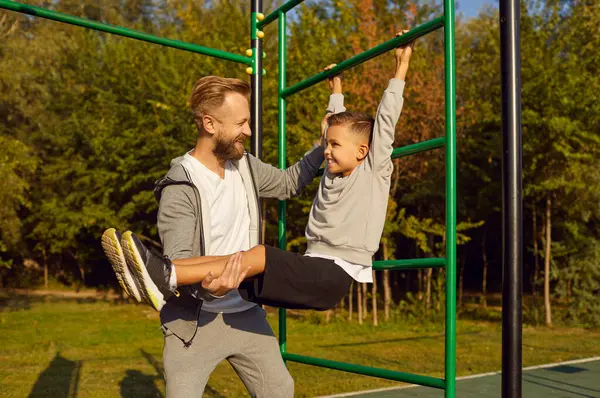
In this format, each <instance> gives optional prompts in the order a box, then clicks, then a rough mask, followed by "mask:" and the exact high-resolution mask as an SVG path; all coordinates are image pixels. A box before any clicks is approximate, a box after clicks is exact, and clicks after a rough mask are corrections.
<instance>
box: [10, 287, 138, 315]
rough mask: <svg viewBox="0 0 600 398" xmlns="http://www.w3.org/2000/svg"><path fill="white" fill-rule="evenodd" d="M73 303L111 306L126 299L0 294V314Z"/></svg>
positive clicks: (51, 294) (66, 295)
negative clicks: (109, 304)
mask: <svg viewBox="0 0 600 398" xmlns="http://www.w3.org/2000/svg"><path fill="white" fill-rule="evenodd" d="M61 302H63V303H64V302H71V303H73V302H75V303H77V304H95V303H98V302H106V303H113V304H126V303H128V301H127V298H121V297H114V298H109V297H104V296H102V295H98V296H94V297H90V296H84V297H77V296H76V295H75V294H74V293H71V292H67V293H64V292H57V293H48V294H43V293H42V294H24V293H15V292H10V291H9V292H0V312H13V311H23V310H29V309H31V307H32V306H33V305H35V304H40V303H61Z"/></svg>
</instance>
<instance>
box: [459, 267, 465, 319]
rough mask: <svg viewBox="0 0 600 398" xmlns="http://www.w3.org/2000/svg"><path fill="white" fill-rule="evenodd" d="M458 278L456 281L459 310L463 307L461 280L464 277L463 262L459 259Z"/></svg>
mask: <svg viewBox="0 0 600 398" xmlns="http://www.w3.org/2000/svg"><path fill="white" fill-rule="evenodd" d="M458 261H460V265H459V267H460V276H459V279H458V308H461V307H462V305H463V280H464V275H465V262H464V261H462V260H461V259H460V258H459V260H458Z"/></svg>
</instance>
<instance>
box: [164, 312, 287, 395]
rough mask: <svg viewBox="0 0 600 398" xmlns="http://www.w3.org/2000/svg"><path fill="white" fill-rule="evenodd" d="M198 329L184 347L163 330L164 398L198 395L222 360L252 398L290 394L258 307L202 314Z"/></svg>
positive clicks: (277, 348) (281, 364)
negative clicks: (225, 312)
mask: <svg viewBox="0 0 600 398" xmlns="http://www.w3.org/2000/svg"><path fill="white" fill-rule="evenodd" d="M198 326H199V327H198V332H197V333H196V336H195V338H194V340H193V342H192V344H191V345H190V346H189V347H187V348H186V347H184V346H183V343H182V342H181V340H179V339H178V338H177V337H176V336H174V335H173V334H172V333H171V332H169V331H168V330H163V331H164V334H165V347H164V352H163V365H164V369H165V379H166V382H167V398H192V397H202V393H203V392H204V388H205V386H206V383H207V382H208V377H209V376H210V374H211V373H212V371H213V370H214V369H215V367H216V366H217V365H218V364H219V362H221V361H222V360H224V359H226V360H227V361H229V363H230V364H231V365H232V366H233V368H234V370H235V371H236V373H237V374H238V376H239V377H240V379H241V380H242V382H243V383H244V385H245V386H246V388H247V389H248V391H249V392H250V395H251V396H252V397H257V398H261V397H268V398H279V397H281V398H287V397H293V396H294V381H293V380H292V376H290V374H289V372H288V370H287V368H286V367H285V365H284V363H283V360H282V358H281V354H280V353H279V345H278V344H277V340H276V339H275V336H274V335H273V331H272V330H271V327H270V326H269V324H268V323H267V320H266V317H265V312H264V310H263V309H262V308H260V307H258V306H256V307H254V308H251V309H249V310H247V311H243V312H238V313H234V314H214V313H211V312H206V311H201V312H200V318H199V322H198Z"/></svg>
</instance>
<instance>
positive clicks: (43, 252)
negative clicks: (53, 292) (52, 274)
mask: <svg viewBox="0 0 600 398" xmlns="http://www.w3.org/2000/svg"><path fill="white" fill-rule="evenodd" d="M42 258H43V260H44V287H45V288H46V289H48V259H47V257H46V249H42Z"/></svg>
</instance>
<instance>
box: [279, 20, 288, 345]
mask: <svg viewBox="0 0 600 398" xmlns="http://www.w3.org/2000/svg"><path fill="white" fill-rule="evenodd" d="M286 37H287V36H286V14H285V13H284V12H281V11H280V12H279V90H278V95H277V97H278V104H277V108H278V115H277V118H278V128H279V142H278V151H279V168H280V169H282V170H283V169H285V168H286V158H287V138H286V128H285V127H286V126H285V102H286V100H285V98H283V97H282V96H281V93H282V92H283V90H285V84H286V81H285V75H286V62H285V61H286V57H287V52H286ZM278 218H279V222H278V228H279V232H278V243H279V248H280V249H282V250H285V249H286V246H287V242H286V236H285V233H286V202H285V200H280V201H279V217H278ZM286 329H287V328H286V313H285V308H280V309H279V349H280V350H281V353H282V354H283V353H285V350H286V337H287V336H286V334H287V333H286V332H287V330H286Z"/></svg>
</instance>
